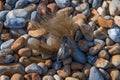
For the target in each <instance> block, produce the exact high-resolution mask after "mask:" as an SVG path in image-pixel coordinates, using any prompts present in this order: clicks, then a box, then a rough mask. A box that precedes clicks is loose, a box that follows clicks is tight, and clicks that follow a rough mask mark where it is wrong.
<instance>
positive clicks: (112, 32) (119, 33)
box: [108, 27, 120, 42]
mask: <svg viewBox="0 0 120 80" xmlns="http://www.w3.org/2000/svg"><path fill="white" fill-rule="evenodd" d="M108 35H109V37H110V38H111V39H112V40H113V41H114V42H120V29H119V28H117V27H115V28H111V29H109V30H108Z"/></svg>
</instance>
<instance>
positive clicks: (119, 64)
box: [112, 55, 120, 69]
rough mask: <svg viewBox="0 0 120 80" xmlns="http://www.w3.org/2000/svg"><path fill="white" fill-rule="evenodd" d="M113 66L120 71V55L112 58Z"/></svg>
mask: <svg viewBox="0 0 120 80" xmlns="http://www.w3.org/2000/svg"><path fill="white" fill-rule="evenodd" d="M112 64H113V65H114V66H115V67H116V68H118V69H120V55H114V56H112Z"/></svg>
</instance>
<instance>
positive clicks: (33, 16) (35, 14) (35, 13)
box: [30, 11, 38, 21]
mask: <svg viewBox="0 0 120 80" xmlns="http://www.w3.org/2000/svg"><path fill="white" fill-rule="evenodd" d="M37 15H38V12H37V11H33V12H32V13H31V17H30V20H32V21H35V20H36V18H37V17H38V16H37Z"/></svg>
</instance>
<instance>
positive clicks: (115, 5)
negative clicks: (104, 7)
mask: <svg viewBox="0 0 120 80" xmlns="http://www.w3.org/2000/svg"><path fill="white" fill-rule="evenodd" d="M119 4H120V1H119V0H112V1H111V2H110V4H109V12H110V15H112V16H115V15H118V14H119Z"/></svg>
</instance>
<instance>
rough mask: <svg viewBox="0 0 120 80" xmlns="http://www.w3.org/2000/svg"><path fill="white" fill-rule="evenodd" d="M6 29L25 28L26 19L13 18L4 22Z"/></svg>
mask: <svg viewBox="0 0 120 80" xmlns="http://www.w3.org/2000/svg"><path fill="white" fill-rule="evenodd" d="M4 25H5V27H6V28H23V27H25V25H26V21H25V19H24V18H11V19H8V20H6V21H5V22H4Z"/></svg>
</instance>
